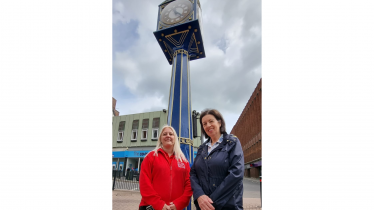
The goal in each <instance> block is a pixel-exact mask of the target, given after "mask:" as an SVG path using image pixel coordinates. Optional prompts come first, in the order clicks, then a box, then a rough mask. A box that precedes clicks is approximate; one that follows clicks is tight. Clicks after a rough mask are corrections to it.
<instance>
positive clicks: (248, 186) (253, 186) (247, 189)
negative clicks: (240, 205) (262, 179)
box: [243, 179, 260, 198]
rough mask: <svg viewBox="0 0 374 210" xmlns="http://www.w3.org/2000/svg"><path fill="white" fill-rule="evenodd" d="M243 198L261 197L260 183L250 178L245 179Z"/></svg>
mask: <svg viewBox="0 0 374 210" xmlns="http://www.w3.org/2000/svg"><path fill="white" fill-rule="evenodd" d="M243 185H244V186H243V187H244V190H243V191H244V192H243V198H260V183H259V182H258V181H252V180H249V179H243Z"/></svg>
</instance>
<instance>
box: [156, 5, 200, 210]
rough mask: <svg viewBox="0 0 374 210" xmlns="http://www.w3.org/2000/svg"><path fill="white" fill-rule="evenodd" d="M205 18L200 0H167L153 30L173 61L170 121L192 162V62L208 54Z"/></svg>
mask: <svg viewBox="0 0 374 210" xmlns="http://www.w3.org/2000/svg"><path fill="white" fill-rule="evenodd" d="M201 22H202V14H201V7H200V1H199V0H165V1H164V2H162V3H161V4H160V5H159V11H158V22H157V31H155V32H153V34H154V35H155V37H156V39H157V41H158V43H159V45H160V47H161V49H162V51H163V53H164V55H165V57H166V59H167V61H168V62H169V64H171V65H172V71H171V79H170V93H169V101H168V113H167V124H168V125H171V126H172V127H173V128H174V129H175V130H176V132H177V134H178V137H179V142H180V143H181V144H180V145H181V149H182V151H183V154H184V155H185V156H186V158H187V160H188V161H189V163H190V166H192V164H193V153H194V151H193V131H192V130H193V125H192V108H191V80H190V64H189V63H190V61H192V60H196V59H200V58H204V57H205V53H204V45H203V38H202V25H201ZM191 205H192V202H190V204H189V205H188V206H187V207H186V209H187V210H190V209H191Z"/></svg>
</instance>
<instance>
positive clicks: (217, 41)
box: [112, 0, 262, 132]
mask: <svg viewBox="0 0 374 210" xmlns="http://www.w3.org/2000/svg"><path fill="white" fill-rule="evenodd" d="M162 2H163V0H158V1H155V0H142V1H132V0H113V69H112V70H113V74H112V75H113V83H112V84H113V97H114V98H115V99H117V110H118V111H119V112H120V115H126V114H135V113H142V112H150V111H160V110H162V109H167V108H168V105H167V101H168V97H169V88H170V76H171V67H172V66H171V65H169V63H168V62H167V60H166V58H165V56H164V53H163V52H162V50H161V48H160V46H159V44H158V43H157V40H156V39H155V37H154V35H153V32H154V31H156V26H157V25H156V24H157V11H158V5H159V4H160V3H162ZM200 4H201V7H202V14H203V28H204V49H205V53H206V58H203V59H199V60H195V61H191V62H190V70H191V73H190V76H191V91H192V93H191V97H192V109H193V110H197V111H198V112H201V111H202V110H203V109H205V108H215V109H217V110H219V111H220V112H221V113H222V115H223V117H224V119H225V120H226V129H227V131H228V132H230V131H231V129H232V127H233V126H234V125H235V123H236V121H237V119H238V118H239V116H240V114H241V112H242V111H243V108H244V106H245V105H246V103H247V101H248V99H249V98H250V96H251V94H252V92H253V91H254V89H255V87H256V85H257V83H258V82H259V81H260V78H261V77H262V73H261V1H259V0H237V1H216V0H200Z"/></svg>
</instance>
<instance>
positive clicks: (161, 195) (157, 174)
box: [139, 149, 192, 210]
mask: <svg viewBox="0 0 374 210" xmlns="http://www.w3.org/2000/svg"><path fill="white" fill-rule="evenodd" d="M157 152H158V156H154V152H153V151H152V152H150V153H149V154H148V155H147V156H146V157H145V158H144V161H143V162H142V166H141V173H140V179H139V186H140V194H141V195H142V200H141V201H140V205H139V206H148V205H152V206H153V208H154V209H155V210H161V209H162V208H163V207H164V204H166V205H170V202H173V203H174V205H175V207H176V208H177V210H182V209H183V208H185V207H186V206H188V203H189V201H190V198H191V196H192V189H191V183H190V165H189V163H188V162H179V161H177V160H176V159H175V158H174V155H172V156H171V157H169V155H168V154H167V153H166V152H165V151H164V150H162V149H159V150H157Z"/></svg>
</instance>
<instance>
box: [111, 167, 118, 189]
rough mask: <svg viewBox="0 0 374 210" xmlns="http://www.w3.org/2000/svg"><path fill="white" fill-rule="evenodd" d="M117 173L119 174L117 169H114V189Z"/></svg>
mask: <svg viewBox="0 0 374 210" xmlns="http://www.w3.org/2000/svg"><path fill="white" fill-rule="evenodd" d="M116 175H117V173H116V170H114V180H113V188H112V190H114V185H115V184H116Z"/></svg>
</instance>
